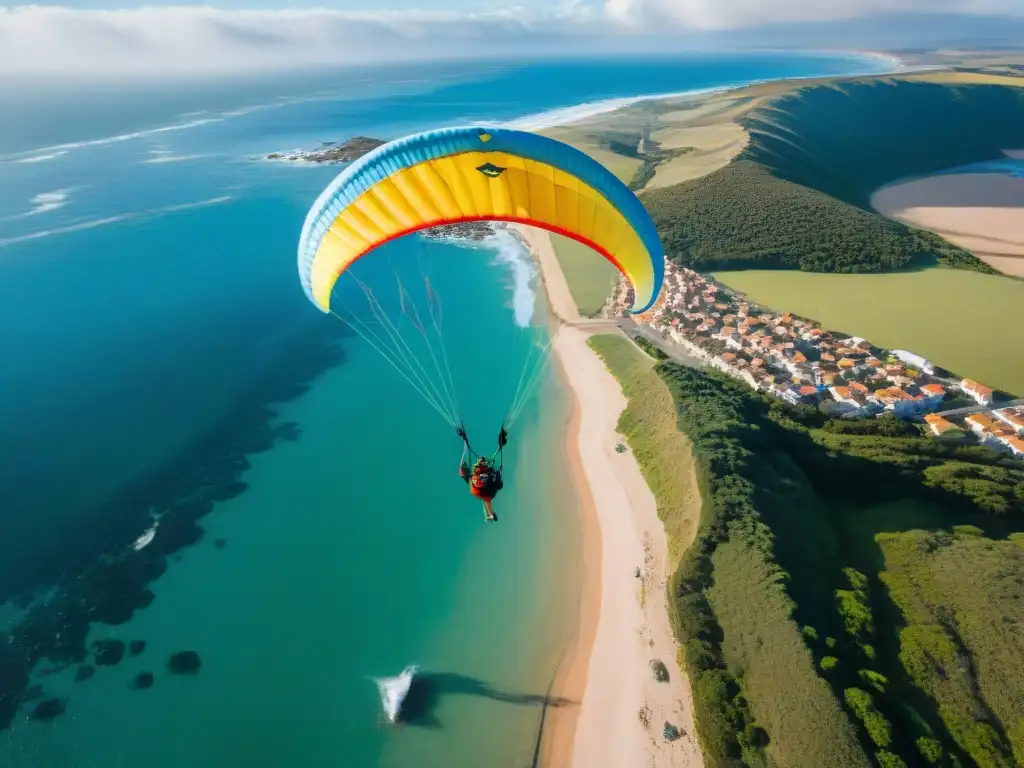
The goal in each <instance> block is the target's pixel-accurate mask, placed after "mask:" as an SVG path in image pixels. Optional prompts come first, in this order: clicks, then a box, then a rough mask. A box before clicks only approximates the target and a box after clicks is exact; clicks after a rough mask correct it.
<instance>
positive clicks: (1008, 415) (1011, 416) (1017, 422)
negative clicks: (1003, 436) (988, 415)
mask: <svg viewBox="0 0 1024 768" xmlns="http://www.w3.org/2000/svg"><path fill="white" fill-rule="evenodd" d="M992 415H993V416H995V417H996V418H997V419H999V420H1000V421H1003V422H1006V423H1007V424H1009V425H1010V426H1011V427H1013V428H1014V429H1015V430H1017V432H1018V433H1021V434H1024V407H1021V406H1017V407H1016V408H1000V409H999V410H998V411H992Z"/></svg>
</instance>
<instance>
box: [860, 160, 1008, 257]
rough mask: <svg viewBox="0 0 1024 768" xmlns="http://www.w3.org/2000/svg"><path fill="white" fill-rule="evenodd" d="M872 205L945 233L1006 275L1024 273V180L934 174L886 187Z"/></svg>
mask: <svg viewBox="0 0 1024 768" xmlns="http://www.w3.org/2000/svg"><path fill="white" fill-rule="evenodd" d="M871 205H872V207H874V209H875V210H876V211H878V212H879V213H881V214H882V215H884V216H887V217H888V218H890V219H896V220H897V221H902V222H904V223H906V224H910V225H911V226H914V227H920V228H921V229H928V230H931V231H932V232H935V233H937V234H939V235H942V236H943V237H944V238H946V239H947V240H949V241H950V242H951V243H954V244H956V245H959V246H960V247H961V248H966V249H967V250H969V251H971V252H972V253H973V254H975V255H976V256H977V257H978V258H979V259H981V260H982V261H984V262H985V263H986V264H988V265H990V266H992V267H994V268H996V269H998V270H999V271H1000V272H1002V273H1003V274H1005V275H1013V276H1015V277H1024V179H1020V178H1014V177H1013V176H1010V175H1003V174H997V173H957V174H946V175H938V176H929V177H926V178H922V179H914V180H913V181H907V182H903V183H900V184H891V185H889V186H885V187H882V188H881V189H879V190H877V191H876V192H875V194H874V195H872V197H871Z"/></svg>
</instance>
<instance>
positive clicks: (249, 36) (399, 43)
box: [0, 0, 1024, 78]
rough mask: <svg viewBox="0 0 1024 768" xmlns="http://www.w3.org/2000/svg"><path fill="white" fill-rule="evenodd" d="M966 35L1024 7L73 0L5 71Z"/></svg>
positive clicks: (23, 33)
mask: <svg viewBox="0 0 1024 768" xmlns="http://www.w3.org/2000/svg"><path fill="white" fill-rule="evenodd" d="M967 29H971V30H975V31H976V36H980V38H981V39H984V38H985V35H989V34H994V35H996V36H1000V35H1001V36H1002V38H1003V39H1004V40H1006V41H1010V40H1017V41H1020V40H1024V0H214V3H212V4H208V5H182V4H181V3H180V0H145V1H144V2H143V0H65V3H64V4H57V3H53V4H47V5H23V6H0V61H3V62H4V64H3V71H4V75H5V77H9V78H11V77H13V78H17V77H39V76H42V77H47V76H51V77H52V76H56V77H77V78H91V77H103V76H115V75H117V76H122V77H124V76H139V77H147V76H154V75H170V76H174V75H193V76H196V75H204V74H219V73H235V72H259V71H263V70H279V69H288V68H294V67H300V66H323V65H335V64H348V63H367V62H379V61H389V60H396V61H400V60H410V59H413V60H416V59H436V58H451V57H458V56H466V57H473V56H510V55H515V54H520V55H537V54H558V53H570V54H585V53H596V52H600V51H624V52H625V51H645V50H647V51H652V50H666V51H668V50H675V51H678V50H688V49H692V48H699V47H717V48H723V47H729V46H730V45H746V46H750V45H763V46H773V45H786V46H794V45H797V46H798V45H807V46H809V47H836V48H849V47H857V48H871V47H894V46H899V45H901V44H902V45H906V46H913V45H928V44H931V42H932V40H933V39H934V40H939V39H940V38H941V37H942V35H943V34H946V35H947V36H949V35H953V36H955V34H957V33H958V32H959V33H961V34H962V33H964V31H965V30H967ZM1011 30H1015V31H1013V32H1011ZM925 31H927V34H926V32H925ZM1017 33H1019V34H1017ZM1015 34H1016V37H1015V36H1014V35H1015ZM928 35H931V38H929V39H928V40H926V39H925V38H926V37H928Z"/></svg>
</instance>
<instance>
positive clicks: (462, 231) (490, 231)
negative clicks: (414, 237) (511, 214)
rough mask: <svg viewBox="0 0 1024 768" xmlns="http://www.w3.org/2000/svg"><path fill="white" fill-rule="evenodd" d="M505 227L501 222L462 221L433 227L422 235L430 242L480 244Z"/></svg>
mask: <svg viewBox="0 0 1024 768" xmlns="http://www.w3.org/2000/svg"><path fill="white" fill-rule="evenodd" d="M504 226H505V225H504V224H503V223H502V222H500V221H461V222H458V223H457V224H441V225H440V226H437V227H431V228H430V229H427V230H424V231H423V232H422V233H421V234H422V235H423V237H425V238H427V239H429V240H469V241H471V242H475V243H479V242H481V241H483V240H488V239H490V238H492V237H494V236H495V235H496V234H497V233H498V230H499V229H503V228H504Z"/></svg>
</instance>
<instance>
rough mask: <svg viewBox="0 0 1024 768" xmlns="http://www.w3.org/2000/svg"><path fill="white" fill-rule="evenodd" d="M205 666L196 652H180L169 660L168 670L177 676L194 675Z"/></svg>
mask: <svg viewBox="0 0 1024 768" xmlns="http://www.w3.org/2000/svg"><path fill="white" fill-rule="evenodd" d="M201 666H203V661H202V659H200V658H199V654H198V653H196V652H195V651H178V652H177V653H175V654H174V655H172V656H171V658H170V659H168V660H167V669H168V670H170V672H171V673H172V674H175V675H194V674H196V672H198V671H199V668H200V667H201Z"/></svg>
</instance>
